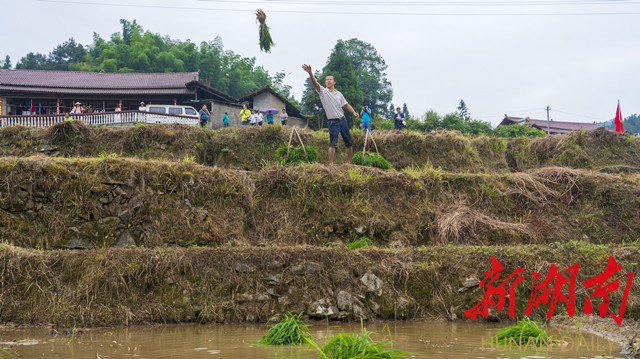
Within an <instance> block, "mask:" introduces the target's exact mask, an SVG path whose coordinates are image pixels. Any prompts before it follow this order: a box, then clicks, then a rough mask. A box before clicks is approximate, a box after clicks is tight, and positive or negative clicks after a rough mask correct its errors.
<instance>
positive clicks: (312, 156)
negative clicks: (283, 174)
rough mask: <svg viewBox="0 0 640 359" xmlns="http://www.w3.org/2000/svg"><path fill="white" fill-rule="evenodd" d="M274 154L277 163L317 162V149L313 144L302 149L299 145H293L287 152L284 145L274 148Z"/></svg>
mask: <svg viewBox="0 0 640 359" xmlns="http://www.w3.org/2000/svg"><path fill="white" fill-rule="evenodd" d="M305 150H306V151H305ZM276 156H277V157H278V163H280V164H282V165H294V164H300V163H315V162H318V149H317V148H316V147H313V146H305V147H304V149H303V148H302V147H301V146H295V147H292V148H290V149H289V154H287V145H284V146H282V147H280V148H278V149H277V150H276Z"/></svg>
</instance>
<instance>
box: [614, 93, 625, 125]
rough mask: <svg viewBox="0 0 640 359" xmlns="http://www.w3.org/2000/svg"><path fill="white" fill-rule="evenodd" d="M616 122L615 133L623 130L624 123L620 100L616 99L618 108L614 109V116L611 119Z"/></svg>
mask: <svg viewBox="0 0 640 359" xmlns="http://www.w3.org/2000/svg"><path fill="white" fill-rule="evenodd" d="M613 123H615V124H616V133H623V132H624V124H623V123H622V111H620V101H618V109H617V110H616V118H615V119H614V120H613Z"/></svg>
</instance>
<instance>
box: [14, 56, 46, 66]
mask: <svg viewBox="0 0 640 359" xmlns="http://www.w3.org/2000/svg"><path fill="white" fill-rule="evenodd" d="M46 66H47V57H46V56H44V55H43V54H41V53H33V52H30V53H28V54H27V56H25V57H23V58H21V59H20V61H18V63H17V64H16V69H18V70H46Z"/></svg>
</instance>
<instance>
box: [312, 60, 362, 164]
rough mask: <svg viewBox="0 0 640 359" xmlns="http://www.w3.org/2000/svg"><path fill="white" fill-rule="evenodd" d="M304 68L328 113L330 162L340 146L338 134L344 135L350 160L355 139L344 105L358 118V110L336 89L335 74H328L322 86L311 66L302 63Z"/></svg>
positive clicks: (343, 138) (331, 162)
mask: <svg viewBox="0 0 640 359" xmlns="http://www.w3.org/2000/svg"><path fill="white" fill-rule="evenodd" d="M302 69H303V70H304V71H306V72H307V73H308V74H309V79H311V82H312V83H313V87H315V88H316V92H317V93H318V95H319V96H320V102H322V108H323V109H324V112H325V114H326V115H327V120H328V121H329V164H330V165H332V164H333V157H334V155H335V153H336V147H338V135H340V136H342V140H343V141H344V146H345V147H346V148H347V156H349V162H351V159H352V158H353V148H352V145H353V140H352V139H351V132H349V124H348V123H347V118H346V117H344V111H343V109H342V108H343V107H345V108H346V109H347V110H349V112H351V113H352V114H353V116H354V117H355V118H358V113H357V112H356V110H354V109H353V107H351V105H349V103H348V102H347V100H346V99H345V98H344V96H343V95H342V93H340V91H338V90H336V88H335V85H336V80H335V78H334V77H333V75H327V77H326V78H325V80H324V84H325V86H327V87H322V86H320V84H319V83H318V80H316V77H315V76H313V72H312V71H311V66H309V65H302Z"/></svg>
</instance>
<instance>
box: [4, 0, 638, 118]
mask: <svg viewBox="0 0 640 359" xmlns="http://www.w3.org/2000/svg"><path fill="white" fill-rule="evenodd" d="M0 5H2V7H1V8H2V9H3V11H2V16H1V18H2V20H1V21H0V35H1V37H0V56H1V57H0V60H2V59H4V56H5V55H7V54H8V55H10V56H11V60H12V63H13V66H15V65H16V63H17V62H18V60H19V59H20V58H21V57H23V56H25V55H26V54H27V53H28V52H40V53H44V54H48V53H49V52H50V51H51V50H53V48H54V47H55V46H57V45H59V44H61V43H63V42H64V41H66V40H67V39H69V38H71V37H72V38H74V39H75V40H76V41H77V42H80V43H82V44H83V45H90V44H91V43H92V34H93V32H96V33H98V34H99V35H100V36H101V37H103V38H105V39H108V38H109V37H110V35H111V34H112V33H114V32H118V31H120V30H121V25H120V23H119V20H120V19H123V18H124V19H127V20H130V21H132V20H134V19H135V20H137V21H138V23H139V24H140V25H141V26H142V27H143V29H144V30H147V31H151V32H153V33H159V34H161V35H168V36H170V37H171V38H173V39H177V40H182V41H185V40H187V39H189V40H191V41H192V42H195V43H196V44H200V42H202V41H208V40H213V39H214V38H215V37H216V36H217V35H220V37H221V38H222V40H223V42H224V46H225V49H230V50H232V51H234V52H235V53H237V54H239V55H241V56H245V57H256V59H257V60H256V62H257V64H258V65H262V66H263V67H264V68H265V69H267V70H268V71H269V72H270V73H271V74H274V73H275V72H277V71H283V72H285V73H286V74H287V77H286V82H287V84H289V85H291V86H292V87H293V95H294V96H295V98H296V99H298V100H300V98H301V97H302V91H303V88H304V79H305V75H306V74H305V73H304V71H303V70H302V69H301V65H302V64H303V63H308V64H310V65H311V66H312V67H313V68H314V69H315V68H318V69H319V68H321V67H323V66H324V65H325V64H326V61H327V58H328V56H329V54H330V52H331V49H332V48H333V47H334V46H335V44H336V41H337V40H340V39H342V40H348V39H351V38H358V39H360V40H363V41H365V42H368V43H370V44H372V45H373V46H374V47H375V48H376V49H377V50H378V52H379V54H380V55H381V56H382V57H383V58H384V60H385V61H386V63H387V65H388V66H389V67H388V69H387V78H388V79H389V81H391V83H392V85H393V91H394V98H393V103H394V104H395V105H396V106H401V105H402V104H403V103H407V105H408V107H409V111H410V112H411V114H413V115H419V114H422V113H424V112H425V111H427V110H429V109H433V110H435V111H437V112H438V113H440V114H446V113H449V112H453V111H455V110H456V107H457V106H458V103H459V101H460V99H464V101H465V102H466V104H467V107H468V109H469V112H470V114H471V116H472V117H473V118H476V119H482V120H486V121H491V123H492V124H493V125H494V126H495V125H496V124H498V123H499V122H500V121H501V120H502V118H503V117H504V114H508V115H512V116H519V117H525V116H530V117H531V118H539V119H545V118H546V112H545V111H544V109H545V107H546V106H550V107H551V112H550V114H551V118H553V119H554V120H557V121H576V122H593V121H603V120H609V119H612V118H613V117H614V116H615V110H616V105H617V101H618V100H620V105H621V108H622V114H623V116H625V117H626V116H628V115H631V114H633V113H640V1H638V0H400V1H393V0H255V1H249V0H208V1H202V0H180V1H179V0H114V1H110V0H69V1H59V0H47V1H43V0H0ZM257 8H262V9H263V10H265V12H266V13H267V24H268V25H269V27H270V28H271V36H272V37H273V40H274V42H275V47H273V48H272V51H271V53H270V54H265V53H262V52H260V49H259V46H258V26H257V24H256V22H255V15H254V14H253V12H254V11H255V9H257ZM585 14H588V15H585ZM592 14H599V15H592ZM603 14H604V15H603ZM337 87H338V88H339V84H338V85H337Z"/></svg>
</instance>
